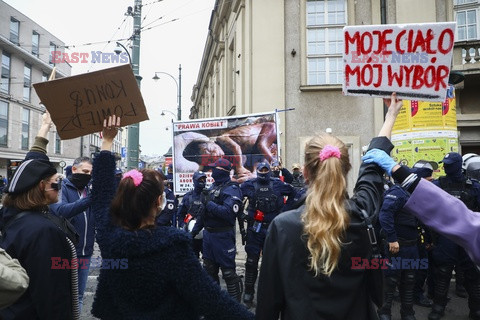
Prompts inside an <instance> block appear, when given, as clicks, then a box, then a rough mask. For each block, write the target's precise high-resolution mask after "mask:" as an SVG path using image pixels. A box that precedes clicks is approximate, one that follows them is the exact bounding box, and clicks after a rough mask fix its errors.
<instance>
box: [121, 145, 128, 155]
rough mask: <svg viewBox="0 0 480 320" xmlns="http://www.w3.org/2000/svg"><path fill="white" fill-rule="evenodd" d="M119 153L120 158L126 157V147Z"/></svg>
mask: <svg viewBox="0 0 480 320" xmlns="http://www.w3.org/2000/svg"><path fill="white" fill-rule="evenodd" d="M121 153H122V158H125V157H127V147H122V151H121Z"/></svg>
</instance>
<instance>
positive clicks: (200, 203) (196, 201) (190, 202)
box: [177, 189, 207, 227]
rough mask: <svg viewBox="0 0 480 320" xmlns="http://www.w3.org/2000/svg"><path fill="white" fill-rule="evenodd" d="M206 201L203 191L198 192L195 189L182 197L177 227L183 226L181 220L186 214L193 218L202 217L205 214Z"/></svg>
mask: <svg viewBox="0 0 480 320" xmlns="http://www.w3.org/2000/svg"><path fill="white" fill-rule="evenodd" d="M206 199H207V198H206V195H205V193H204V192H203V190H200V192H198V191H197V190H195V189H193V190H190V191H188V192H187V193H186V194H185V195H184V196H183V200H182V203H181V204H180V206H179V207H178V211H177V217H178V226H179V227H182V226H183V224H184V222H183V220H184V219H185V216H186V215H187V214H191V215H192V217H193V218H198V216H203V214H204V212H205V204H206Z"/></svg>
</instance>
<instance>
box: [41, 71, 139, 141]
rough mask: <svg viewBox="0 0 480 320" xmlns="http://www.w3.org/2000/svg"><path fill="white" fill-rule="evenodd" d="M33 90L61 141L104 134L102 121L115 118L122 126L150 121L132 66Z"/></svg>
mask: <svg viewBox="0 0 480 320" xmlns="http://www.w3.org/2000/svg"><path fill="white" fill-rule="evenodd" d="M33 87H34V88H35V91H36V92H37V94H38V96H39V97H40V100H41V101H42V103H43V104H44V105H45V107H46V108H47V110H48V111H49V112H50V115H51V117H52V120H53V123H55V126H56V128H57V132H58V135H59V136H60V138H61V139H62V140H64V139H73V138H76V137H80V136H83V135H86V134H89V133H94V132H99V131H102V128H103V120H104V119H105V118H107V117H108V116H110V115H114V114H115V115H116V116H119V117H121V118H122V120H121V121H122V126H126V125H129V124H133V123H138V122H140V121H144V120H148V115H147V111H146V108H145V104H144V102H143V98H142V95H141V93H140V89H139V88H138V85H137V81H136V80H135V76H134V75H133V71H132V67H131V66H130V65H129V64H128V65H122V66H119V67H114V68H108V69H103V70H99V71H95V72H89V73H85V74H80V75H76V76H72V77H67V78H62V79H57V80H51V81H46V82H40V83H35V84H34V85H33Z"/></svg>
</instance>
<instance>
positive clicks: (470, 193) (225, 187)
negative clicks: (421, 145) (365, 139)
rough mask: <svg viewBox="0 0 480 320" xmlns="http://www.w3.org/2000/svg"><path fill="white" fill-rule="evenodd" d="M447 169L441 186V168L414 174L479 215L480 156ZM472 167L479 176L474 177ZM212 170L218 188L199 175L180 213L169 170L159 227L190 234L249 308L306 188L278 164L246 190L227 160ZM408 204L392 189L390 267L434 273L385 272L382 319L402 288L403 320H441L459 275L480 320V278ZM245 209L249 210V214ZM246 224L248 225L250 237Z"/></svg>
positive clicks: (387, 234) (262, 170) (387, 203)
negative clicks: (420, 318) (267, 244)
mask: <svg viewBox="0 0 480 320" xmlns="http://www.w3.org/2000/svg"><path fill="white" fill-rule="evenodd" d="M441 162H442V163H443V166H444V170H445V173H446V176H445V177H441V178H439V179H437V180H433V177H432V176H433V171H434V170H435V169H437V166H436V165H435V163H432V162H428V161H422V160H420V161H418V162H417V163H416V164H415V165H414V166H413V168H412V171H413V172H414V173H416V174H417V175H418V176H420V177H422V178H426V179H428V180H433V183H435V184H436V185H437V186H439V187H440V188H442V189H443V190H445V191H446V192H448V193H450V194H451V195H453V196H455V197H457V198H459V199H460V200H461V201H463V202H464V203H465V204H466V205H467V206H468V207H469V208H470V209H471V210H474V211H480V184H479V183H478V181H476V179H475V178H478V175H477V174H478V172H479V170H478V169H479V168H480V156H478V155H475V154H469V155H466V156H464V157H463V159H462V156H461V155H460V154H458V153H455V152H451V153H448V154H447V155H446V156H445V158H444V159H443V160H442V161H441ZM468 165H470V168H473V169H474V170H470V171H469V170H467V169H468V168H467V167H468ZM209 167H210V169H211V171H212V178H213V180H214V182H213V184H212V185H211V187H210V188H208V190H207V189H206V182H207V176H206V174H205V173H204V172H201V171H197V172H195V173H194V174H193V184H194V189H193V190H191V191H189V192H188V193H186V194H185V195H184V197H183V200H182V202H181V204H180V206H179V207H178V210H177V205H178V200H177V198H176V197H175V196H174V194H173V192H172V191H171V189H173V176H172V174H171V170H169V174H168V175H167V179H168V188H166V198H167V204H166V207H165V208H164V211H163V212H162V215H160V217H162V216H163V217H162V218H160V220H159V221H157V223H158V224H159V225H171V226H175V227H178V228H183V229H185V230H186V231H188V232H190V233H191V234H192V236H193V238H194V241H193V245H194V250H195V253H196V255H197V257H200V253H202V259H203V265H204V268H205V270H206V272H207V273H208V274H209V275H210V276H211V277H212V279H214V280H215V281H216V282H217V283H218V282H219V270H221V272H222V276H223V279H224V280H225V283H226V286H227V291H228V293H229V294H230V295H231V296H232V297H234V298H235V299H237V300H238V301H240V300H241V297H242V294H243V302H244V303H245V304H246V305H248V306H251V305H252V304H253V301H254V294H255V289H254V287H255V282H256V280H257V275H258V263H259V259H260V254H261V251H262V248H263V244H264V241H265V237H266V232H267V229H268V226H269V224H270V222H271V221H272V220H273V219H274V218H275V217H276V216H277V215H278V214H279V213H281V212H283V211H287V210H290V209H292V208H293V207H294V205H295V203H296V202H298V201H299V200H300V199H301V198H302V197H304V196H305V194H306V188H307V186H306V185H305V181H304V179H303V176H302V173H301V172H300V165H298V164H294V165H293V174H292V173H290V172H289V171H288V170H287V169H285V168H282V167H281V165H280V164H279V163H278V162H272V164H271V166H270V164H269V163H266V162H262V163H259V164H258V165H257V168H256V170H257V177H256V178H254V179H251V180H248V181H246V182H244V183H242V184H238V183H237V182H235V181H232V179H231V177H230V171H231V170H232V165H231V163H230V162H229V161H228V160H226V159H223V158H221V159H218V160H217V161H215V162H214V163H211V164H210V165H209ZM170 169H171V168H170ZM469 172H470V174H469ZM386 185H388V183H386ZM407 199H408V194H406V193H405V191H403V189H402V188H399V187H397V186H395V185H391V184H390V185H389V186H388V190H387V191H386V192H385V195H384V203H383V205H382V208H381V210H380V212H379V219H378V220H379V229H381V236H382V239H383V243H384V250H383V255H384V257H385V258H388V259H392V258H395V259H397V260H396V261H397V262H398V261H399V260H398V259H407V260H409V261H418V260H421V259H428V270H427V269H426V268H425V264H422V263H420V264H418V263H417V264H415V263H413V264H408V265H409V266H410V267H407V268H405V267H403V268H402V267H401V266H402V263H401V262H400V263H395V264H393V263H390V264H388V269H387V270H385V272H384V276H385V281H384V294H385V297H384V305H383V306H382V307H381V308H380V309H379V310H378V314H379V317H380V319H381V320H388V319H391V307H392V302H393V300H394V296H395V292H396V290H397V288H398V291H399V295H400V301H401V309H400V311H401V318H402V320H414V319H415V315H414V314H415V313H414V311H413V304H414V303H416V304H417V305H421V306H424V307H431V308H432V309H431V312H430V314H429V317H428V318H429V319H440V318H442V316H443V315H444V311H445V307H446V305H447V302H448V300H449V299H448V296H447V294H448V289H449V284H450V279H451V277H452V272H453V270H454V268H455V274H456V278H457V284H458V282H459V279H460V276H461V277H462V278H463V277H464V278H465V280H464V281H463V282H462V284H463V285H464V287H465V289H466V292H467V293H468V306H469V309H470V314H469V316H470V318H471V319H480V272H479V270H478V269H477V268H476V266H475V265H474V264H473V262H472V261H471V259H470V258H469V257H468V255H467V254H466V252H465V251H464V250H463V248H461V247H459V246H458V245H456V244H455V243H453V242H452V241H450V240H448V239H447V238H445V237H443V236H441V235H439V234H436V233H435V232H433V231H432V230H428V229H427V228H426V227H425V226H422V225H420V223H419V221H417V220H416V218H414V217H413V216H411V215H410V214H408V213H406V212H404V211H403V210H402V207H403V205H404V203H405V202H406V200H407ZM432 201H435V199H432ZM247 204H248V205H247ZM246 205H247V210H246V211H244V207H245V206H246ZM244 212H246V214H245V213H244ZM237 221H238V226H239V231H240V234H241V235H242V244H243V245H245V251H246V253H247V259H246V263H245V290H243V283H242V280H241V278H240V277H239V275H238V274H237V273H236V265H235V255H236V237H235V235H236V231H235V230H236V228H235V226H236V223H237ZM244 222H246V223H247V228H246V230H245V225H244ZM399 266H400V267H399ZM404 266H405V264H404ZM412 266H414V267H412ZM419 266H420V267H419ZM427 275H428V280H429V281H428V282H427V283H428V287H429V289H428V292H429V297H431V298H433V302H432V301H431V300H429V299H428V298H426V297H425V296H424V290H423V287H424V284H425V281H426V279H427ZM460 288H461V287H460ZM243 291H244V293H243Z"/></svg>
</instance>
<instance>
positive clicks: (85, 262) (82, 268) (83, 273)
mask: <svg viewBox="0 0 480 320" xmlns="http://www.w3.org/2000/svg"><path fill="white" fill-rule="evenodd" d="M91 258H92V256H91V255H90V256H77V259H78V308H79V310H80V313H81V312H82V307H83V293H84V292H85V288H86V286H87V280H88V272H89V271H90V259H91Z"/></svg>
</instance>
